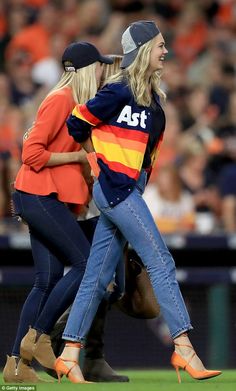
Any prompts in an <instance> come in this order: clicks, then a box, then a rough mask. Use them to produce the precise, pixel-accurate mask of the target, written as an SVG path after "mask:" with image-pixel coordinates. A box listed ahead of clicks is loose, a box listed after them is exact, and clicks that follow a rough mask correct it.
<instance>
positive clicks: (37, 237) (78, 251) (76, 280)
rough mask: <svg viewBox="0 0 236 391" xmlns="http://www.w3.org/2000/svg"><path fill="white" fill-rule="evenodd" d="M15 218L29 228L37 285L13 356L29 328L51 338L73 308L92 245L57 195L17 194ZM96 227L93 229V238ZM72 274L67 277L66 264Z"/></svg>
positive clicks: (23, 314) (24, 313)
mask: <svg viewBox="0 0 236 391" xmlns="http://www.w3.org/2000/svg"><path fill="white" fill-rule="evenodd" d="M12 199H13V203H14V208H15V214H16V215H19V216H20V217H22V219H24V220H25V221H26V222H27V224H28V226H29V233H30V240H31V247H32V254H33V260H34V267H35V283H34V286H33V288H32V290H31V292H30V293H29V295H28V297H27V299H26V301H25V303H24V306H23V308H22V311H21V315H20V321H19V326H18V330H17V335H16V339H15V343H14V346H13V350H12V354H13V355H19V347H20V343H21V340H22V338H23V337H24V335H25V334H26V333H27V332H28V329H29V326H32V327H34V328H36V329H37V330H39V331H41V332H44V333H46V334H49V333H50V332H51V330H52V328H53V326H54V324H55V322H56V321H57V319H58V318H59V317H60V316H61V315H62V314H63V312H64V311H65V310H66V309H67V308H68V307H69V306H70V305H71V303H72V302H73V300H74V298H75V295H76V293H77V291H78V288H79V285H80V282H81V280H82V277H83V274H84V271H85V267H86V263H87V259H88V256H89V251H90V243H89V240H88V239H87V238H86V236H85V234H84V232H83V230H82V229H81V228H80V225H79V223H78V222H77V220H76V218H75V216H74V215H73V214H72V213H71V211H70V210H69V209H68V207H67V206H66V205H65V204H64V203H63V202H60V201H58V199H57V197H56V195H53V194H51V195H49V196H38V195H33V194H28V193H24V192H21V191H16V192H15V193H13V196H12ZM94 229H95V226H94V227H92V228H91V230H90V231H91V233H90V234H91V235H90V236H92V233H93V231H94ZM68 263H69V264H70V265H71V269H70V271H69V272H68V273H67V274H65V275H63V274H64V268H65V264H68Z"/></svg>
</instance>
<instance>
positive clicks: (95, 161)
mask: <svg viewBox="0 0 236 391" xmlns="http://www.w3.org/2000/svg"><path fill="white" fill-rule="evenodd" d="M122 45H123V50H124V58H123V60H122V63H121V68H122V69H121V71H120V72H119V73H118V74H116V75H114V77H112V78H111V79H110V80H109V81H108V84H106V85H105V87H104V88H103V89H102V90H101V91H99V92H98V93H97V94H96V96H95V98H94V99H91V100H89V101H88V102H87V103H86V104H84V105H77V106H76V107H75V108H74V110H73V112H72V115H71V116H70V117H69V119H68V120H67V124H68V128H69V133H70V134H71V135H72V136H73V137H74V139H75V140H77V142H82V143H83V145H84V147H85V148H86V150H87V151H88V152H89V154H88V156H89V157H88V158H89V161H90V163H91V167H92V169H93V172H94V175H95V176H96V177H97V180H96V181H95V184H94V187H93V197H94V200H95V202H96V204H97V206H98V207H99V209H100V212H101V215H100V218H99V221H98V225H97V229H96V232H95V236H94V239H93V245H92V248H91V252H90V256H89V259H88V263H87V267H86V271H85V275H84V278H83V282H82V284H81V286H80V289H79V291H78V294H77V296H76V299H75V301H74V303H73V306H72V309H71V311H70V315H69V318H68V321H67V325H66V328H65V330H64V334H63V337H64V339H65V340H66V341H67V342H66V346H65V348H64V350H63V352H62V355H61V356H60V357H59V358H58V359H57V360H56V362H55V369H56V371H57V374H58V378H59V380H60V377H61V376H62V375H63V374H65V375H67V376H68V377H69V379H70V381H71V382H73V383H83V382H84V378H83V376H82V373H81V370H80V367H79V365H78V357H79V353H80V349H81V344H83V342H84V340H85V338H86V335H87V333H88V330H89V328H90V325H91V322H92V320H93V317H94V315H95V313H96V310H97V308H98V305H99V303H100V301H101V299H102V297H103V295H104V291H105V289H106V287H107V285H108V283H109V281H110V279H111V278H112V276H113V273H114V271H115V269H116V266H117V264H118V262H119V258H120V254H121V252H122V251H123V246H124V244H125V242H126V241H127V240H128V241H129V243H130V244H131V245H132V247H133V248H134V250H135V251H137V253H138V255H139V256H140V258H141V259H142V261H143V263H144V265H145V266H146V268H147V271H148V273H149V275H150V279H151V281H152V286H153V289H154V292H155V296H156V298H157V299H158V302H159V304H160V307H161V311H162V314H163V317H164V318H165V321H166V322H167V324H168V327H169V329H170V332H171V335H172V338H173V340H174V343H175V352H174V353H173V356H172V359H171V362H172V365H173V366H174V367H175V368H176V370H177V374H178V380H179V381H180V378H179V372H178V371H179V368H183V369H185V370H187V371H188V373H189V374H191V376H192V377H194V378H197V379H200V378H201V379H204V378H209V377H212V376H217V375H219V374H220V373H221V372H220V371H207V370H206V369H205V368H204V366H203V364H202V362H201V361H200V359H199V358H198V356H197V355H196V353H195V352H194V349H193V347H192V345H191V342H190V340H189V338H188V334H187V333H188V331H189V330H190V329H191V328H192V326H191V323H190V319H189V315H188V313H187V309H186V307H185V304H184V301H183V298H182V296H181V293H180V290H179V286H178V283H177V281H176V277H175V267H174V261H173V259H172V257H171V254H170V253H169V251H168V249H167V248H166V245H165V244H164V242H163V240H162V237H161V236H160V234H159V231H158V229H157V227H156V225H155V223H154V221H153V218H152V216H151V213H150V211H149V209H148V208H147V206H146V204H145V202H144V200H143V199H142V194H143V192H144V189H145V186H146V182H147V177H148V173H149V174H150V171H151V167H152V164H153V160H154V158H155V155H156V153H157V151H159V147H160V142H161V140H162V137H163V132H164V129H165V115H164V112H163V109H162V107H161V105H160V99H161V98H164V96H165V95H164V93H163V92H162V90H161V89H160V88H159V82H160V73H161V71H162V69H163V61H164V59H165V56H166V54H167V53H168V51H167V50H166V48H165V41H164V39H163V37H162V34H161V32H160V30H159V29H158V27H157V26H156V25H155V23H154V22H153V21H138V22H134V23H133V24H131V25H130V26H129V27H128V28H127V29H126V30H125V32H124V33H123V36H122ZM90 136H91V139H92V142H93V144H92V142H91V139H90ZM93 147H94V149H95V151H96V152H93V151H94V149H93ZM177 308H178V311H176V309H177Z"/></svg>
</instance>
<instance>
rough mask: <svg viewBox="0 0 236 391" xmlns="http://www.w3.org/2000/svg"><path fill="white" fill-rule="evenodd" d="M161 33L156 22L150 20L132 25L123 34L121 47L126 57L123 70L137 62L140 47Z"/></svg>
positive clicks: (122, 63) (122, 64) (123, 61)
mask: <svg viewBox="0 0 236 391" xmlns="http://www.w3.org/2000/svg"><path fill="white" fill-rule="evenodd" d="M159 33H160V30H159V28H158V27H157V25H156V24H155V22H153V21H150V20H139V21H138V22H134V23H132V24H131V25H130V26H129V27H128V28H127V29H126V30H125V32H124V33H123V35H122V39H121V45H122V48H123V53H124V57H123V60H122V62H121V66H120V67H121V68H127V67H128V66H129V65H130V64H132V62H133V61H134V60H135V58H136V56H137V54H138V51H139V48H140V46H142V45H144V44H145V43H146V42H148V41H150V40H151V39H153V38H154V37H155V36H156V35H158V34H159Z"/></svg>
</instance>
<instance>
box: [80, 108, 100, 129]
mask: <svg viewBox="0 0 236 391" xmlns="http://www.w3.org/2000/svg"><path fill="white" fill-rule="evenodd" d="M77 106H79V110H80V113H81V114H82V116H83V117H84V118H85V119H86V121H88V122H90V123H91V124H92V125H97V124H99V122H101V120H100V119H99V118H97V117H95V115H93V114H92V113H91V112H90V111H89V110H88V108H87V106H86V105H77Z"/></svg>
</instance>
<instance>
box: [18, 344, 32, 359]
mask: <svg viewBox="0 0 236 391" xmlns="http://www.w3.org/2000/svg"><path fill="white" fill-rule="evenodd" d="M20 356H21V357H22V358H23V359H24V360H27V361H29V362H31V361H32V360H33V354H32V352H29V351H28V350H26V349H24V348H22V347H21V348H20Z"/></svg>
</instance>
